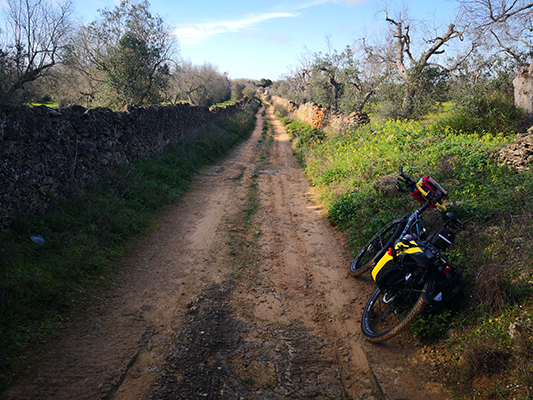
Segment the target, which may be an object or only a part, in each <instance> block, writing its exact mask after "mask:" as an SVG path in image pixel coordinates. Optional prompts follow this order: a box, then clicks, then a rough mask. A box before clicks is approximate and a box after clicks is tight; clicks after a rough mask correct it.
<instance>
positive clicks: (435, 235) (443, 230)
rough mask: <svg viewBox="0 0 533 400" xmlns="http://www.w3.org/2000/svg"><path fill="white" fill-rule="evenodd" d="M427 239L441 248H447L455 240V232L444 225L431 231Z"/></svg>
mask: <svg viewBox="0 0 533 400" xmlns="http://www.w3.org/2000/svg"><path fill="white" fill-rule="evenodd" d="M427 241H428V243H429V244H432V245H433V246H435V247H436V248H437V249H439V250H446V249H447V248H448V247H450V246H451V245H452V244H453V242H454V241H455V232H454V231H452V230H451V229H449V228H447V227H445V226H443V227H440V228H439V229H436V230H434V231H433V232H431V233H430V234H429V235H428V238H427Z"/></svg>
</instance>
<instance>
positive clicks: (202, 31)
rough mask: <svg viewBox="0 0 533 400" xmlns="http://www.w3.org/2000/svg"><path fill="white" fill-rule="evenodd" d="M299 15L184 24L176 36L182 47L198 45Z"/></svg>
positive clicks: (282, 13) (177, 30)
mask: <svg viewBox="0 0 533 400" xmlns="http://www.w3.org/2000/svg"><path fill="white" fill-rule="evenodd" d="M298 15H299V14H298V13H289V12H277V13H266V14H261V15H252V16H249V17H247V18H244V19H242V20H238V21H227V22H212V23H206V24H184V25H181V26H179V27H178V28H177V29H175V30H174V34H175V35H176V36H177V37H178V39H179V41H180V44H181V45H196V44H199V43H200V42H202V41H203V40H205V39H207V38H209V37H211V36H214V35H220V34H223V33H229V32H240V31H243V30H245V29H247V28H250V27H252V26H253V25H255V24H257V23H259V22H262V21H267V20H269V19H275V18H290V17H297V16H298Z"/></svg>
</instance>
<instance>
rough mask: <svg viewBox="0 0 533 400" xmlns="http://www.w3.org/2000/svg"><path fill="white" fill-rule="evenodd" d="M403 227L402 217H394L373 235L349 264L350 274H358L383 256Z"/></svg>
mask: <svg viewBox="0 0 533 400" xmlns="http://www.w3.org/2000/svg"><path fill="white" fill-rule="evenodd" d="M404 227H405V223H404V220H403V219H396V220H394V221H392V222H391V223H389V224H388V225H387V226H386V227H385V228H383V229H382V230H380V231H379V232H378V233H377V234H375V235H374V237H373V238H372V239H370V241H369V242H368V244H367V245H366V246H364V247H363V248H362V249H361V250H359V253H357V255H356V256H355V258H354V260H353V261H352V264H351V265H350V275H351V276H359V275H362V274H364V273H365V272H366V271H368V270H369V269H370V268H372V267H373V266H374V265H375V264H376V262H378V260H379V259H380V258H381V257H383V254H384V253H385V251H387V250H388V249H389V248H390V247H392V245H393V244H394V242H395V241H396V239H398V237H399V236H400V234H401V233H402V231H403V228H404Z"/></svg>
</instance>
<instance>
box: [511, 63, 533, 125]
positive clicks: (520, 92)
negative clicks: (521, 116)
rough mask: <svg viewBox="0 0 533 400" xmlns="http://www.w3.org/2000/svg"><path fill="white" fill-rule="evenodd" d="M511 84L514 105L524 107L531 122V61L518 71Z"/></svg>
mask: <svg viewBox="0 0 533 400" xmlns="http://www.w3.org/2000/svg"><path fill="white" fill-rule="evenodd" d="M513 85H514V102H515V105H516V106H517V107H520V108H522V109H524V110H525V112H526V114H527V117H528V119H529V121H531V122H533V61H532V62H531V64H530V65H529V67H528V68H524V69H522V70H521V71H520V72H519V74H518V76H517V77H516V78H515V79H514V80H513Z"/></svg>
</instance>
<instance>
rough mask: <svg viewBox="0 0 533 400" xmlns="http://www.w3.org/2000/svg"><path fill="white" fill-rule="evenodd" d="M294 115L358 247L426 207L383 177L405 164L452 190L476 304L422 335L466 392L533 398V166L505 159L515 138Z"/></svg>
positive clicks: (335, 219) (290, 126)
mask: <svg viewBox="0 0 533 400" xmlns="http://www.w3.org/2000/svg"><path fill="white" fill-rule="evenodd" d="M284 122H285V124H286V127H287V130H288V132H289V134H290V135H291V139H292V142H293V149H294V152H295V154H296V156H297V157H298V159H299V160H300V162H301V164H302V165H303V167H304V168H305V171H306V173H307V175H308V177H309V179H310V180H311V182H312V184H313V185H314V186H316V187H317V188H318V190H319V192H320V193H321V197H320V198H321V200H322V201H323V202H324V204H325V206H326V207H327V209H328V216H329V219H330V222H331V223H332V224H334V225H335V226H336V227H337V228H338V229H340V230H342V231H344V232H346V233H347V235H348V238H349V242H350V245H351V247H352V249H353V251H354V252H356V251H357V250H358V249H360V248H361V246H363V245H364V244H366V243H367V241H368V240H369V239H370V238H371V237H372V235H373V234H374V233H375V232H377V231H378V230H379V229H380V228H381V227H383V226H384V225H385V224H386V223H387V222H389V221H390V220H392V219H393V218H396V217H399V216H401V215H403V214H405V213H407V212H412V211H413V210H414V209H415V208H416V207H417V205H418V203H415V202H414V200H413V199H412V198H411V197H410V196H408V195H405V194H401V193H397V192H395V191H394V190H392V191H382V190H379V188H376V187H375V186H374V183H375V182H377V181H379V180H380V179H381V178H383V177H385V176H387V175H395V174H397V172H398V169H399V167H400V166H403V167H404V171H405V172H407V173H408V174H409V175H410V176H411V177H412V178H413V179H415V180H417V179H418V178H419V177H421V176H423V175H427V174H429V175H431V176H432V177H433V178H435V179H436V180H437V182H439V183H440V184H441V185H442V186H443V187H444V188H445V189H447V190H448V193H449V200H451V201H452V204H451V205H450V207H449V209H450V211H452V213H453V214H454V215H456V216H458V217H459V218H461V219H462V220H463V221H464V222H465V223H466V229H465V230H464V231H463V232H462V233H461V234H460V235H459V236H458V238H457V240H456V245H455V247H453V248H452V249H451V251H450V252H449V257H450V259H451V260H452V262H454V263H455V264H458V265H460V266H461V269H462V272H463V273H464V275H465V283H466V291H467V299H468V301H467V302H466V303H465V304H463V309H462V311H461V312H460V314H456V313H453V312H449V311H448V312H445V313H444V314H442V315H440V316H439V317H431V318H427V319H426V320H418V321H416V323H415V324H413V326H412V328H413V332H414V333H415V336H417V337H418V338H419V339H421V340H423V341H424V343H429V344H430V345H431V346H434V348H435V349H439V352H440V353H439V354H440V359H442V360H444V361H443V362H442V363H441V364H435V363H434V365H439V366H440V367H441V368H438V371H437V370H436V372H439V373H441V374H443V375H444V377H443V380H445V381H447V382H448V385H449V386H450V388H452V389H453V390H454V391H455V393H456V395H457V397H458V398H500V397H501V398H516V399H529V398H530V397H528V396H530V395H529V394H528V393H532V387H533V382H532V378H531V377H532V376H533V370H532V367H531V363H530V360H531V356H532V353H531V348H532V346H531V343H532V342H533V323H532V320H531V315H532V310H533V304H532V303H533V296H532V294H533V289H532V288H533V267H532V263H531V259H533V250H532V249H533V234H532V232H533V222H532V218H531V212H530V211H529V210H530V209H531V207H532V206H533V172H532V171H522V172H518V171H516V170H514V169H512V168H510V167H508V166H504V165H500V164H499V163H498V161H497V153H498V151H499V150H500V149H501V148H502V147H503V146H504V145H505V144H506V143H509V142H512V137H509V136H506V135H504V134H490V133H485V132H483V133H480V134H478V133H473V134H472V133H470V134H467V133H464V132H462V131H457V130H454V129H451V128H450V127H448V126H446V125H445V124H443V123H440V124H438V123H437V122H435V123H433V122H426V123H424V124H421V123H418V122H414V121H387V122H383V123H371V124H369V125H366V126H364V127H361V128H359V129H356V130H353V131H348V132H327V133H326V132H323V131H320V130H317V129H313V128H311V127H309V126H307V125H304V124H302V123H301V122H299V121H296V120H288V119H285V120H284ZM437 214H438V213H437V212H427V213H425V215H424V216H425V217H426V218H425V219H426V220H427V222H428V224H429V225H431V224H432V223H433V224H436V223H438V220H439V218H438V215H437ZM347 267H348V266H347ZM496 320H497V321H498V323H492V322H493V321H496ZM487 321H492V322H489V323H488V322H487ZM516 332H518V333H516ZM517 338H518V339H517ZM518 343H523V344H521V345H518ZM490 396H500V397H490ZM502 396H503V397H502ZM506 396H512V397H506Z"/></svg>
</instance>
